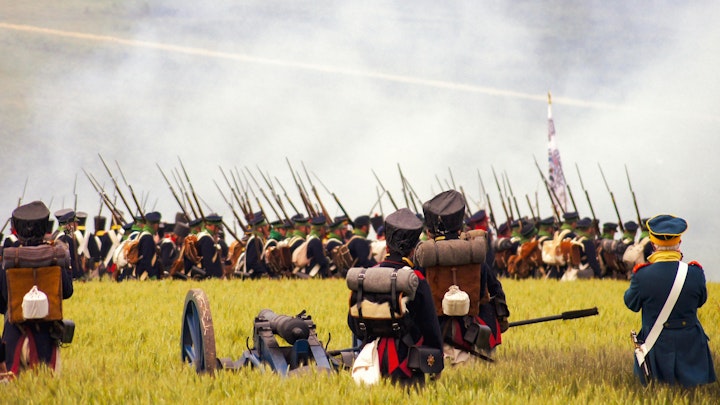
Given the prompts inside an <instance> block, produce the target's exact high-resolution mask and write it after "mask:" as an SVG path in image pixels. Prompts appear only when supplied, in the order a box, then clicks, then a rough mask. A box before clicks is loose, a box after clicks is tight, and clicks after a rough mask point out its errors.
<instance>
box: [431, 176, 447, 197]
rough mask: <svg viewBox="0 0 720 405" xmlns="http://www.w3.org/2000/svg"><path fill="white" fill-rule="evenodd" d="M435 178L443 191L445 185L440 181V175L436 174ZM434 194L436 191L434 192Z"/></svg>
mask: <svg viewBox="0 0 720 405" xmlns="http://www.w3.org/2000/svg"><path fill="white" fill-rule="evenodd" d="M435 180H437V182H438V186H440V190H441V191H442V190H443V189H444V188H445V187H443V185H442V183H441V182H440V177H438V175H437V174H436V175H435ZM433 194H435V193H434V192H433Z"/></svg>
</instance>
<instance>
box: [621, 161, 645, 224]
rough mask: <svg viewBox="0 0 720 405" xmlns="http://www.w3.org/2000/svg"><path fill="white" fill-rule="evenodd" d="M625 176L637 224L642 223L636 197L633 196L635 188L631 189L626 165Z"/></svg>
mask: <svg viewBox="0 0 720 405" xmlns="http://www.w3.org/2000/svg"><path fill="white" fill-rule="evenodd" d="M625 176H627V180H628V187H630V194H632V198H633V205H635V213H636V214H637V220H638V225H642V217H641V216H640V210H639V209H638V204H637V198H635V190H633V187H632V183H630V173H628V168H627V165H625Z"/></svg>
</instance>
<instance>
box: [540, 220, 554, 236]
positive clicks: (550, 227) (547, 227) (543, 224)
mask: <svg viewBox="0 0 720 405" xmlns="http://www.w3.org/2000/svg"><path fill="white" fill-rule="evenodd" d="M538 228H539V229H540V230H541V231H544V232H548V233H552V232H553V231H554V230H555V229H554V228H555V218H553V217H547V218H543V219H541V220H540V221H539V222H538Z"/></svg>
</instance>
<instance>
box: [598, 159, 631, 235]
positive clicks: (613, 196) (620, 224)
mask: <svg viewBox="0 0 720 405" xmlns="http://www.w3.org/2000/svg"><path fill="white" fill-rule="evenodd" d="M598 169H600V175H602V179H603V182H604V183H605V188H607V191H608V193H610V199H611V200H612V203H613V207H614V208H615V214H617V219H618V226H619V227H620V231H621V232H623V233H624V232H625V228H624V227H623V223H622V219H620V211H618V207H617V203H616V202H615V194H613V192H612V191H611V190H610V186H609V185H608V182H607V180H606V179H605V173H603V170H602V167H601V166H600V162H598Z"/></svg>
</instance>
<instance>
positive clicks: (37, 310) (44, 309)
mask: <svg viewBox="0 0 720 405" xmlns="http://www.w3.org/2000/svg"><path fill="white" fill-rule="evenodd" d="M22 311H23V318H25V319H42V318H45V317H46V316H47V315H48V298H47V295H45V293H44V292H42V291H40V290H38V288H37V286H36V285H34V286H33V287H32V288H31V289H30V291H28V293H27V294H25V296H24V297H23V302H22Z"/></svg>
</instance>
